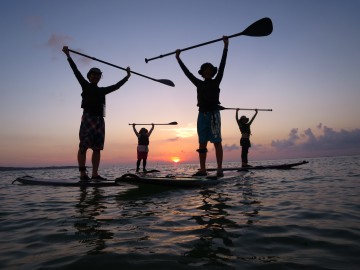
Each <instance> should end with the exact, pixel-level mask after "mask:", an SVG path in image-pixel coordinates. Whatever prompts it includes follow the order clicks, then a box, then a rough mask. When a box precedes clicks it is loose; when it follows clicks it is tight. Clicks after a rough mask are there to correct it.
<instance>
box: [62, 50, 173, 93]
mask: <svg viewBox="0 0 360 270" xmlns="http://www.w3.org/2000/svg"><path fill="white" fill-rule="evenodd" d="M68 50H69V52H72V53H75V54H78V55H81V56H84V57H87V58H90V59H92V60H94V61H98V62H100V63H103V64H106V65H109V66H112V67H115V68H119V69H122V70H125V71H126V68H123V67H119V66H117V65H114V64H111V63H108V62H105V61H103V60H100V59H97V58H95V57H92V56H89V55H86V54H83V53H80V52H77V51H74V50H70V49H68ZM130 72H131V73H133V74H135V75H138V76H141V77H144V78H147V79H150V80H152V81H155V82H159V83H162V84H165V85H168V86H172V87H174V86H175V84H174V83H173V82H172V81H170V80H167V79H154V78H151V77H149V76H145V75H143V74H140V73H137V72H135V71H132V70H131V71H130Z"/></svg>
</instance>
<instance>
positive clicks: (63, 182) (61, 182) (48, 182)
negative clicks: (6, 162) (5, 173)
mask: <svg viewBox="0 0 360 270" xmlns="http://www.w3.org/2000/svg"><path fill="white" fill-rule="evenodd" d="M16 181H17V182H19V183H22V184H25V185H37V186H62V187H114V186H117V184H116V183H115V181H114V180H106V181H79V180H78V179H46V178H36V177H32V176H22V177H18V178H16V179H15V181H14V182H16ZM14 182H13V183H14Z"/></svg>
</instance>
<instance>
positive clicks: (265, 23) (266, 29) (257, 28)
mask: <svg viewBox="0 0 360 270" xmlns="http://www.w3.org/2000/svg"><path fill="white" fill-rule="evenodd" d="M272 31H273V25H272V21H271V19H270V18H262V19H260V20H258V21H256V22H254V23H253V24H251V25H250V26H248V27H247V28H246V29H245V30H244V31H242V32H240V33H237V34H233V35H230V36H227V37H228V38H233V37H237V36H249V37H264V36H268V35H270V34H271V33H272ZM222 40H223V38H218V39H215V40H211V41H208V42H204V43H200V44H197V45H194V46H190V47H187V48H184V49H181V50H180V51H182V52H183V51H187V50H191V49H194V48H198V47H201V46H205V45H208V44H211V43H215V42H218V41H222ZM175 53H176V51H173V52H170V53H166V54H162V55H159V56H156V57H153V58H145V62H146V63H148V62H149V61H151V60H155V59H159V58H163V57H165V56H169V55H172V54H175Z"/></svg>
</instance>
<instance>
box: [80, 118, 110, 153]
mask: <svg viewBox="0 0 360 270" xmlns="http://www.w3.org/2000/svg"><path fill="white" fill-rule="evenodd" d="M79 139H80V143H79V149H80V151H81V152H85V151H86V150H87V149H88V148H91V149H93V150H103V149H104V142H105V121H104V118H103V117H100V116H94V115H90V114H88V113H84V114H83V115H82V117H81V125H80V131H79Z"/></svg>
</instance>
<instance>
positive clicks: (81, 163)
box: [77, 149, 86, 177]
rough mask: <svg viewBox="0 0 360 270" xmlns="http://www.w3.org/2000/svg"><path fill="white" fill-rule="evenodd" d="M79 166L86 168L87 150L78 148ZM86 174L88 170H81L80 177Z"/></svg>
mask: <svg viewBox="0 0 360 270" xmlns="http://www.w3.org/2000/svg"><path fill="white" fill-rule="evenodd" d="M77 159H78V164H79V168H85V164H86V151H84V152H81V151H80V149H79V150H78V154H77ZM85 175H86V170H83V171H80V177H81V176H85Z"/></svg>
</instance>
